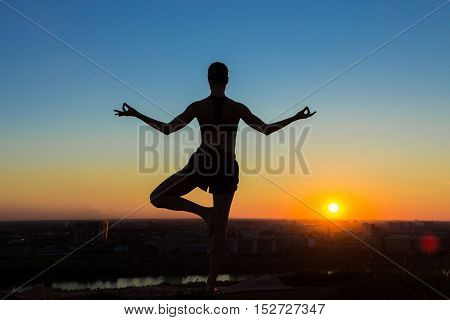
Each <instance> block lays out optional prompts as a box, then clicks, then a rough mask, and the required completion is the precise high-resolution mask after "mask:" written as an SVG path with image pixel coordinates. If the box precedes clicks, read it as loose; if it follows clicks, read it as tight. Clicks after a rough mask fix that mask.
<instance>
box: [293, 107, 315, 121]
mask: <svg viewBox="0 0 450 320" xmlns="http://www.w3.org/2000/svg"><path fill="white" fill-rule="evenodd" d="M315 114H316V111H314V112H311V111H310V110H309V107H304V108H303V110H302V111H300V112H298V113H297V114H296V115H295V116H296V117H297V118H298V119H307V118H310V117H312V116H313V115H315Z"/></svg>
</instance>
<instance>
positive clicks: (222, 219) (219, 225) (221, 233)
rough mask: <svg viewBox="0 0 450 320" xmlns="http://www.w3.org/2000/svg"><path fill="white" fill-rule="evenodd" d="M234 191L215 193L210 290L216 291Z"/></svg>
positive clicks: (210, 256) (208, 284) (210, 258)
mask: <svg viewBox="0 0 450 320" xmlns="http://www.w3.org/2000/svg"><path fill="white" fill-rule="evenodd" d="M233 196H234V192H233V193H223V194H214V208H213V210H212V214H213V217H212V218H213V224H214V231H213V232H214V233H213V234H212V238H211V250H210V253H209V276H208V283H207V286H208V290H209V291H211V292H214V290H215V285H216V279H217V274H218V272H219V268H220V264H221V262H222V257H223V252H224V249H225V241H226V235H227V223H228V214H229V213H230V208H231V203H232V202H233Z"/></svg>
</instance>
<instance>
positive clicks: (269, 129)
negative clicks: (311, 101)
mask: <svg viewBox="0 0 450 320" xmlns="http://www.w3.org/2000/svg"><path fill="white" fill-rule="evenodd" d="M315 114H316V112H315V111H314V112H312V113H311V111H310V110H309V108H308V107H305V108H303V110H302V111H300V112H298V113H297V114H296V115H295V116H292V117H290V118H287V119H284V120H281V121H278V122H274V123H270V124H267V123H265V122H264V121H262V120H261V119H260V118H258V117H257V116H255V115H254V114H253V113H252V112H251V111H250V109H249V108H247V107H246V106H244V105H243V106H242V109H241V119H242V120H244V122H245V123H246V124H248V125H249V126H250V127H252V128H253V129H255V130H256V131H259V132H261V133H264V134H265V135H269V134H272V133H274V132H276V131H278V130H280V129H283V128H284V127H286V126H287V125H289V124H291V123H292V122H294V121H297V120H300V119H307V118H309V117H312V116H313V115H315Z"/></svg>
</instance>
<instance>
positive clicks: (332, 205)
mask: <svg viewBox="0 0 450 320" xmlns="http://www.w3.org/2000/svg"><path fill="white" fill-rule="evenodd" d="M339 209H340V208H339V205H338V204H337V203H336V202H332V203H330V204H329V205H328V211H329V212H331V213H338V211H339Z"/></svg>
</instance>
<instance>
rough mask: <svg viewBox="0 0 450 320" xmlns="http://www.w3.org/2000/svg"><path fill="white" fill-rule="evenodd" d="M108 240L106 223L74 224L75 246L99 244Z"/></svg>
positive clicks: (84, 222) (83, 222) (81, 222)
mask: <svg viewBox="0 0 450 320" xmlns="http://www.w3.org/2000/svg"><path fill="white" fill-rule="evenodd" d="M107 239H108V221H80V222H75V224H74V229H73V240H74V242H75V243H77V244H81V243H85V242H88V241H92V242H99V241H102V240H107Z"/></svg>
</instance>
